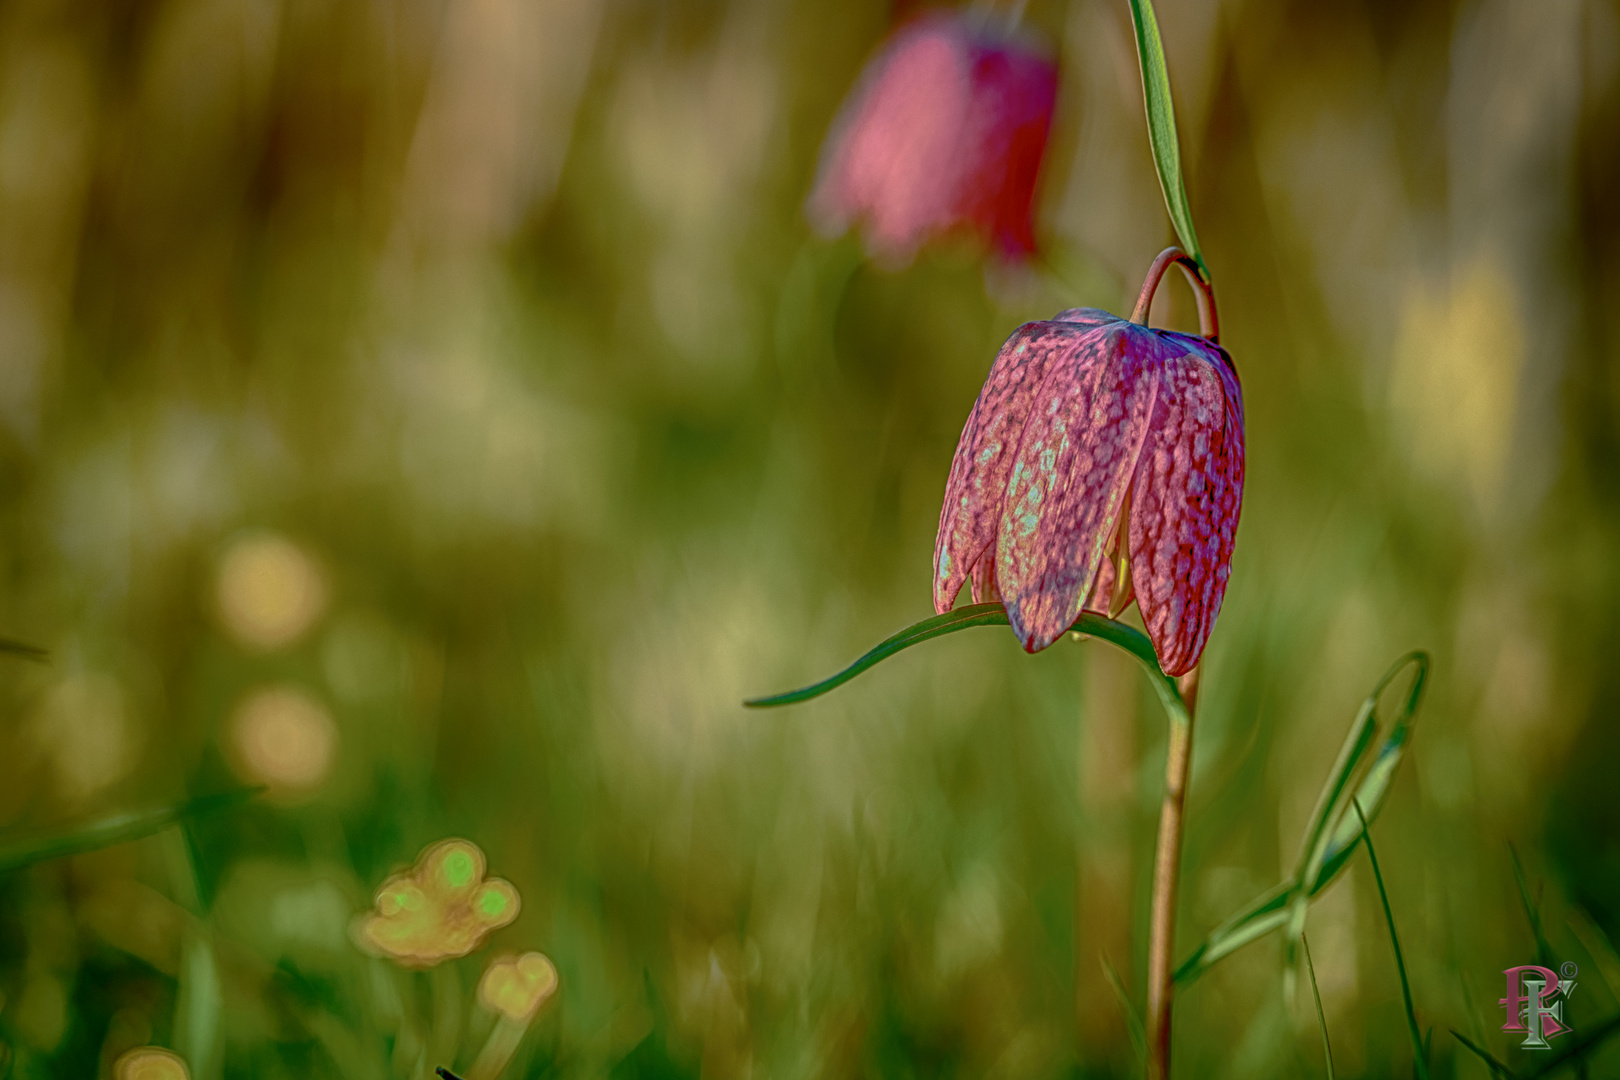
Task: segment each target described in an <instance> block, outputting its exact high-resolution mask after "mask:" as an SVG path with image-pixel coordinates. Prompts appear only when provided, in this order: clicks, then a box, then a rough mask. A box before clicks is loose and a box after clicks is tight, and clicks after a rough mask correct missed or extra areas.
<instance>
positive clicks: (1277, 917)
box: [1175, 881, 1294, 983]
mask: <svg viewBox="0 0 1620 1080" xmlns="http://www.w3.org/2000/svg"><path fill="white" fill-rule="evenodd" d="M1293 891H1294V883H1293V882H1292V881H1285V882H1283V883H1282V884H1281V885H1278V886H1277V887H1276V888H1274V889H1272V890H1271V891H1270V892H1268V893H1265V894H1264V895H1262V896H1260V897H1258V898H1256V899H1255V900H1254V901H1252V902H1251V903H1250V904H1249V906H1248V907H1246V908H1244V909H1243V910H1242V911H1240V912H1238V913H1237V914H1236V915H1234V916H1232V917H1231V918H1230V919H1228V920H1226V921H1225V922H1224V923H1222V924H1221V925H1220V926H1217V927H1216V928H1215V929H1214V930H1212V931H1210V934H1209V936H1208V937H1207V938H1205V939H1204V941H1203V943H1202V944H1201V945H1199V946H1198V948H1197V949H1195V950H1194V951H1193V954H1192V955H1191V956H1189V957H1187V959H1185V960H1183V961H1182V962H1181V966H1180V967H1178V968H1176V974H1175V981H1176V982H1177V983H1187V982H1191V981H1192V980H1194V979H1196V978H1198V976H1200V975H1202V974H1203V973H1204V972H1205V971H1208V970H1209V969H1210V968H1211V967H1213V966H1214V965H1215V962H1216V961H1218V960H1221V959H1223V958H1225V957H1226V956H1227V955H1229V954H1230V953H1233V952H1235V951H1237V950H1238V949H1240V948H1242V947H1243V946H1244V945H1247V944H1248V943H1249V942H1251V941H1255V940H1257V939H1259V938H1262V937H1264V936H1265V935H1267V934H1269V933H1271V931H1273V930H1275V929H1277V927H1279V926H1282V925H1283V924H1284V923H1286V922H1287V921H1288V910H1287V907H1288V900H1289V897H1290V896H1291V895H1292V894H1293Z"/></svg>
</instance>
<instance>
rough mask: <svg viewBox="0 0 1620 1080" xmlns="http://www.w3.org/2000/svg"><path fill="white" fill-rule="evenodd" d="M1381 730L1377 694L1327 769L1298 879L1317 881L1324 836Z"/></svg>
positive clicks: (1296, 871)
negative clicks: (1330, 766) (1352, 778)
mask: <svg viewBox="0 0 1620 1080" xmlns="http://www.w3.org/2000/svg"><path fill="white" fill-rule="evenodd" d="M1377 733H1378V698H1377V696H1376V694H1375V695H1374V696H1372V697H1369V698H1368V699H1367V700H1366V701H1364V702H1362V705H1361V709H1360V711H1359V712H1357V713H1356V718H1355V720H1353V721H1352V722H1351V724H1350V730H1349V731H1348V732H1347V733H1346V734H1345V737H1344V745H1342V746H1341V747H1339V756H1338V757H1337V758H1336V759H1334V762H1333V768H1332V769H1331V770H1329V772H1328V778H1327V783H1325V784H1323V785H1322V790H1321V792H1319V793H1318V794H1317V796H1316V806H1315V808H1314V809H1312V811H1311V817H1310V825H1309V826H1308V827H1307V828H1306V830H1305V838H1304V840H1303V842H1302V843H1301V844H1300V846H1299V859H1298V861H1297V862H1296V863H1295V865H1294V878H1295V880H1296V881H1314V880H1316V872H1317V871H1318V870H1319V869H1321V865H1322V859H1323V857H1324V855H1325V845H1324V843H1323V838H1324V837H1325V836H1327V835H1328V829H1329V827H1330V826H1331V825H1333V824H1334V823H1335V818H1334V813H1335V812H1336V811H1341V812H1342V808H1341V807H1340V799H1341V797H1342V796H1343V795H1344V792H1345V789H1346V788H1348V787H1349V786H1350V779H1351V777H1353V776H1354V775H1355V771H1356V766H1358V765H1360V764H1361V759H1362V758H1364V757H1365V756H1366V755H1367V750H1368V749H1369V748H1370V747H1371V746H1372V741H1373V736H1374V735H1376V734H1377Z"/></svg>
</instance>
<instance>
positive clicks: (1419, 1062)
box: [1350, 799, 1429, 1080]
mask: <svg viewBox="0 0 1620 1080" xmlns="http://www.w3.org/2000/svg"><path fill="white" fill-rule="evenodd" d="M1350 805H1351V806H1352V807H1354V808H1355V811H1356V820H1357V821H1359V822H1360V823H1361V842H1362V843H1363V844H1365V845H1366V846H1367V859H1368V861H1370V862H1371V863H1372V872H1373V882H1374V883H1375V884H1377V886H1378V899H1379V900H1380V901H1381V902H1382V903H1383V905H1384V922H1385V924H1387V925H1388V927H1389V943H1390V945H1392V946H1394V948H1395V973H1396V974H1397V975H1399V976H1400V978H1401V1001H1402V1002H1403V1003H1404V1004H1405V1005H1406V1028H1407V1031H1408V1032H1409V1033H1410V1034H1411V1036H1412V1060H1413V1063H1414V1067H1415V1068H1416V1069H1417V1074H1418V1080H1429V1055H1428V1053H1427V1052H1426V1051H1425V1049H1424V1046H1423V1036H1422V1035H1420V1034H1419V1033H1418V1024H1417V1012H1416V1010H1414V1009H1413V1008H1412V984H1411V983H1410V982H1408V981H1407V978H1406V961H1405V959H1403V958H1402V956H1401V939H1400V936H1399V935H1398V934H1396V933H1395V913H1394V912H1393V911H1391V910H1390V907H1389V893H1388V892H1387V891H1385V889H1384V874H1383V871H1381V870H1379V869H1378V853H1377V852H1375V851H1374V850H1373V842H1372V833H1370V832H1368V831H1367V815H1366V813H1365V812H1363V810H1362V809H1361V801H1360V800H1359V799H1352V800H1351V801H1350Z"/></svg>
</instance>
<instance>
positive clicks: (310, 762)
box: [231, 686, 338, 794]
mask: <svg viewBox="0 0 1620 1080" xmlns="http://www.w3.org/2000/svg"><path fill="white" fill-rule="evenodd" d="M231 742H232V750H233V752H234V754H235V758H236V762H237V765H238V771H239V772H241V773H242V775H243V778H244V779H247V780H249V781H252V782H255V783H263V784H268V785H270V787H271V788H272V789H273V790H274V791H277V792H278V793H281V794H298V793H303V792H308V791H311V790H313V789H314V788H316V787H318V786H319V785H320V783H321V781H323V780H324V779H326V775H327V773H328V772H330V771H331V767H332V761H333V759H334V758H335V757H336V756H337V744H338V732H337V725H336V724H335V723H333V721H332V717H331V714H329V713H328V712H327V711H326V708H325V706H323V705H322V704H321V703H320V702H318V701H316V700H315V699H314V698H313V697H311V696H310V695H309V694H307V693H305V692H304V691H302V690H300V689H298V688H296V687H292V686H269V687H264V688H261V689H259V690H255V691H254V692H253V693H251V694H249V695H248V696H247V697H246V698H245V699H243V701H242V703H241V704H240V705H239V706H237V709H236V713H235V715H234V717H233V718H232V723H231Z"/></svg>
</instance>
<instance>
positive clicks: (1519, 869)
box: [1508, 843, 1553, 967]
mask: <svg viewBox="0 0 1620 1080" xmlns="http://www.w3.org/2000/svg"><path fill="white" fill-rule="evenodd" d="M1508 858H1509V860H1510V861H1511V862H1512V863H1513V884H1514V885H1516V886H1518V889H1519V903H1520V904H1522V905H1524V918H1525V921H1526V922H1528V923H1529V924H1530V933H1531V934H1532V935H1534V937H1535V939H1536V963H1538V964H1540V965H1541V966H1542V967H1552V955H1553V952H1552V945H1551V944H1550V943H1549V942H1548V941H1547V933H1546V931H1545V930H1544V929H1543V928H1542V925H1541V911H1540V910H1539V909H1538V908H1537V907H1536V903H1535V901H1534V900H1532V899H1530V880H1529V878H1527V877H1526V876H1525V873H1524V863H1522V862H1520V861H1519V852H1518V849H1517V848H1515V847H1514V846H1513V845H1512V844H1511V843H1510V844H1508Z"/></svg>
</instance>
